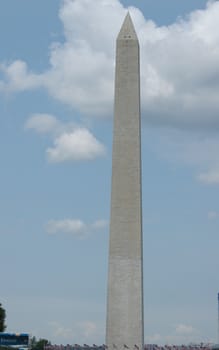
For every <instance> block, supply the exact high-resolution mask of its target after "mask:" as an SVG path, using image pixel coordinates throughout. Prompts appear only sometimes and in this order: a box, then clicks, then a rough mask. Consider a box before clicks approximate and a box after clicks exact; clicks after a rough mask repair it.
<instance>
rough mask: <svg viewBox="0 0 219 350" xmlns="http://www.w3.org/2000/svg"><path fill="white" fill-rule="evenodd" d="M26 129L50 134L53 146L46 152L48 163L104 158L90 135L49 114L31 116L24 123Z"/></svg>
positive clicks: (101, 150) (99, 147)
mask: <svg viewBox="0 0 219 350" xmlns="http://www.w3.org/2000/svg"><path fill="white" fill-rule="evenodd" d="M25 128H26V129H33V130H34V131H35V132H37V133H40V134H46V133H47V134H51V136H52V137H53V139H54V141H53V142H54V146H53V147H50V148H48V149H47V150H46V154H47V158H48V160H49V161H50V162H53V163H59V162H66V161H85V160H93V159H95V158H97V157H101V156H104V155H105V153H106V149H105V147H104V145H103V144H101V143H100V141H98V140H97V139H96V138H95V137H94V135H92V133H91V132H90V131H89V130H88V129H86V128H84V127H79V126H76V125H74V124H73V123H72V122H71V123H63V122H60V121H59V120H58V119H57V118H56V117H55V116H53V115H51V114H45V113H44V114H43V113H38V114H33V115H32V116H31V117H30V118H29V119H28V120H27V121H26V123H25Z"/></svg>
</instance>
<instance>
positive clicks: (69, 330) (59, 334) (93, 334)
mask: <svg viewBox="0 0 219 350" xmlns="http://www.w3.org/2000/svg"><path fill="white" fill-rule="evenodd" d="M49 326H50V328H51V330H52V337H53V339H58V340H59V342H60V340H62V341H65V342H66V341H69V339H73V338H74V339H77V341H78V339H81V340H82V339H83V340H84V342H85V341H87V342H89V343H90V342H91V343H92V342H95V341H97V340H99V338H100V337H101V336H102V333H103V329H102V327H101V326H100V325H99V324H97V323H96V322H94V321H89V320H85V321H80V322H74V323H73V324H72V326H71V327H69V325H68V326H65V325H63V324H61V322H57V321H52V322H49Z"/></svg>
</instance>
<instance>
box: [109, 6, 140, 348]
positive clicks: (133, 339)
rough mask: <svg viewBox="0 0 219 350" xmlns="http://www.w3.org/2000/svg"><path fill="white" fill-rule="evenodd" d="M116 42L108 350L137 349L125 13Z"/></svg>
mask: <svg viewBox="0 0 219 350" xmlns="http://www.w3.org/2000/svg"><path fill="white" fill-rule="evenodd" d="M116 44H117V45H116V73H115V101H114V135H113V136H114V139H113V158H112V192H111V220H110V247H109V271H108V296H107V325H106V344H107V347H108V349H109V350H116V349H118V350H122V349H128V348H129V349H132V350H133V349H134V350H138V349H139V350H142V348H143V339H144V336H143V328H144V327H143V268H142V265H143V253H142V203H141V202H142V201H141V129H140V72H139V71H140V68H139V43H138V38H137V35H136V32H135V29H134V26H133V23H132V20H131V17H130V15H129V13H128V14H127V16H126V18H125V21H124V23H123V25H122V28H121V30H120V33H119V35H118V37H117V42H116Z"/></svg>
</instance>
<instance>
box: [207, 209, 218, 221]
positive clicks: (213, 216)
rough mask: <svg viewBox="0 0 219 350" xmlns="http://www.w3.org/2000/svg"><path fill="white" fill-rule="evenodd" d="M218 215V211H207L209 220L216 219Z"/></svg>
mask: <svg viewBox="0 0 219 350" xmlns="http://www.w3.org/2000/svg"><path fill="white" fill-rule="evenodd" d="M218 217H219V212H216V211H209V212H208V219H209V220H214V219H217V218H218Z"/></svg>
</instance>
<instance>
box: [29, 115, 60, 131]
mask: <svg viewBox="0 0 219 350" xmlns="http://www.w3.org/2000/svg"><path fill="white" fill-rule="evenodd" d="M60 127H61V124H60V122H59V121H58V120H57V118H56V117H54V116H53V115H51V114H46V113H36V114H33V115H32V116H31V117H30V118H29V119H28V120H27V122H26V124H25V128H26V129H33V130H35V131H36V132H38V133H40V134H41V133H42V134H45V133H51V132H54V131H56V130H57V129H60Z"/></svg>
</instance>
